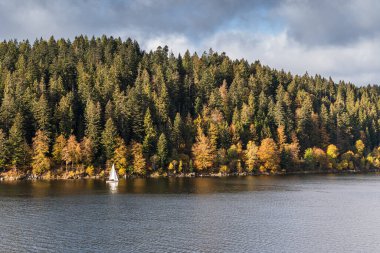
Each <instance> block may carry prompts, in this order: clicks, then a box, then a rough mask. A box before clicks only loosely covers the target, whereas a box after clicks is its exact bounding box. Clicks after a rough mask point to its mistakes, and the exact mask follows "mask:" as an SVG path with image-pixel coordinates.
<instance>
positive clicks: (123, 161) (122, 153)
mask: <svg viewBox="0 0 380 253" xmlns="http://www.w3.org/2000/svg"><path fill="white" fill-rule="evenodd" d="M127 155H128V150H127V146H126V145H125V142H124V140H123V139H122V138H118V139H117V140H116V148H115V151H114V156H113V162H114V163H115V167H116V169H118V171H119V174H120V175H124V174H125V173H126V171H127V168H128V161H127Z"/></svg>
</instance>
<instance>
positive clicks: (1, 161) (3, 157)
mask: <svg viewBox="0 0 380 253" xmlns="http://www.w3.org/2000/svg"><path fill="white" fill-rule="evenodd" d="M6 152H7V147H6V137H5V134H4V132H3V130H2V129H1V128H0V170H2V169H4V168H5V165H6V162H7V153H6Z"/></svg>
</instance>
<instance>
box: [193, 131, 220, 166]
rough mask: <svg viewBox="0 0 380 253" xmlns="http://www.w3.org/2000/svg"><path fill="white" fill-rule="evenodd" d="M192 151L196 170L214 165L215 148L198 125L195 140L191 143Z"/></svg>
mask: <svg viewBox="0 0 380 253" xmlns="http://www.w3.org/2000/svg"><path fill="white" fill-rule="evenodd" d="M192 152H193V156H194V165H195V167H196V168H197V170H199V171H201V170H205V169H208V168H211V167H212V166H213V165H214V160H215V158H216V152H215V149H214V147H213V145H212V144H211V142H210V140H209V139H208V138H207V136H205V135H204V133H203V131H202V129H201V128H200V127H198V136H197V141H196V142H195V143H194V145H193V148H192Z"/></svg>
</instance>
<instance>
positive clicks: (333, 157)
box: [326, 144, 339, 169]
mask: <svg viewBox="0 0 380 253" xmlns="http://www.w3.org/2000/svg"><path fill="white" fill-rule="evenodd" d="M326 154H327V157H328V159H329V168H330V169H333V168H336V165H337V158H338V155H339V150H338V148H337V146H335V145H334V144H330V145H329V146H328V147H327V151H326Z"/></svg>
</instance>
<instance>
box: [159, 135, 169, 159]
mask: <svg viewBox="0 0 380 253" xmlns="http://www.w3.org/2000/svg"><path fill="white" fill-rule="evenodd" d="M157 155H158V156H159V157H160V163H161V166H165V165H166V163H167V160H168V156H169V151H168V142H167V140H166V136H165V134H164V133H162V134H161V135H160V138H158V143H157Z"/></svg>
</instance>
